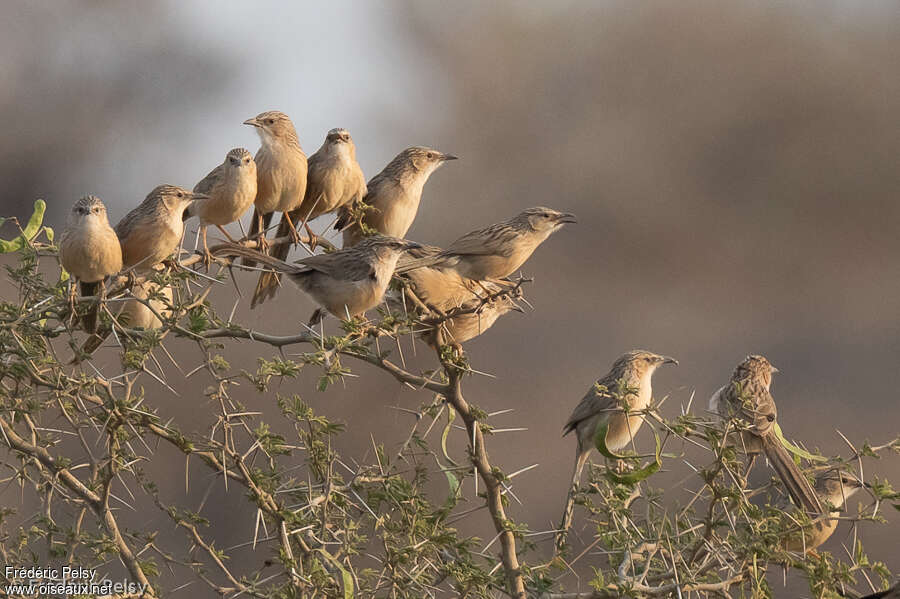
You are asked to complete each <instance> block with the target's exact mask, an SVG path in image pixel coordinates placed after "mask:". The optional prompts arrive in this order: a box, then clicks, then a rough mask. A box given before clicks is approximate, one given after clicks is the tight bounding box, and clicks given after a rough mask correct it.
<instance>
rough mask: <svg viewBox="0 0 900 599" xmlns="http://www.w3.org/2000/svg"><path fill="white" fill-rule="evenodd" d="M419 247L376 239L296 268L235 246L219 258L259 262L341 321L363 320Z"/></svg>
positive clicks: (218, 252)
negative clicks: (404, 258) (403, 257)
mask: <svg viewBox="0 0 900 599" xmlns="http://www.w3.org/2000/svg"><path fill="white" fill-rule="evenodd" d="M414 247H418V244H416V243H413V242H411V241H406V240H403V239H397V238H395V237H385V236H382V235H375V236H372V237H370V238H367V239H366V240H365V241H364V242H361V243H359V244H357V245H355V246H353V247H351V248H346V249H342V250H338V251H336V252H332V253H330V254H318V255H316V256H310V257H309V258H304V259H303V260H299V261H297V262H296V263H294V264H288V263H287V262H284V261H281V260H278V259H276V258H273V257H271V256H266V255H264V254H261V253H260V252H256V251H254V250H251V249H248V248H245V247H243V246H239V245H234V244H225V245H223V246H220V247H219V249H217V250H216V251H215V254H216V255H221V256H239V257H242V258H245V259H246V258H250V259H251V260H254V261H259V262H260V263H262V264H263V265H265V266H268V267H270V268H272V269H274V270H276V271H278V272H280V273H281V274H282V275H284V276H286V277H287V278H288V279H290V280H291V281H293V282H294V284H296V285H297V286H298V287H299V288H300V289H302V290H303V291H305V292H306V293H307V294H309V295H310V296H311V297H312V298H313V300H315V301H316V303H318V304H319V305H320V306H322V307H323V308H325V309H326V310H327V311H328V312H330V313H331V314H333V315H334V316H337V317H338V318H346V317H347V316H348V315H349V316H350V317H354V316H360V315H362V314H363V313H365V311H366V310H369V309H371V308H374V307H375V306H377V305H378V304H380V303H381V301H382V299H383V298H384V292H385V290H386V289H387V286H388V284H389V283H390V281H391V277H392V276H393V274H394V269H395V267H396V265H397V260H398V258H399V257H400V254H401V253H402V252H404V251H405V250H407V249H409V248H414Z"/></svg>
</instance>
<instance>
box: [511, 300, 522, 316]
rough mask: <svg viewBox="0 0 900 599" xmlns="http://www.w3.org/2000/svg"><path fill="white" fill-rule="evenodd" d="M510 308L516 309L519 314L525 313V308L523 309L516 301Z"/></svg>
mask: <svg viewBox="0 0 900 599" xmlns="http://www.w3.org/2000/svg"><path fill="white" fill-rule="evenodd" d="M510 310H515V311H516V312H518V313H519V314H525V310H523V309H522V306H520V305H519V304H517V303H515V302H513V305H512V307H511V308H510Z"/></svg>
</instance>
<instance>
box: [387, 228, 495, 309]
mask: <svg viewBox="0 0 900 599" xmlns="http://www.w3.org/2000/svg"><path fill="white" fill-rule="evenodd" d="M443 251H444V250H442V249H441V248H439V247H436V246H433V245H423V246H422V247H420V248H416V249H413V250H409V251H408V252H406V253H405V254H404V255H403V256H401V257H400V261H399V262H398V263H397V264H398V269H399V270H400V271H401V272H403V278H404V279H405V280H406V281H408V282H409V284H410V287H411V288H412V290H413V292H414V293H415V294H416V297H417V298H418V299H420V300H421V301H422V302H423V303H425V304H426V305H427V306H428V307H429V308H430V309H432V310H436V311H438V312H449V311H450V310H452V309H454V308H458V307H459V306H462V305H463V304H464V303H466V302H469V301H470V300H473V299H479V294H478V292H479V290H480V289H481V287H480V286H479V285H477V284H476V283H475V282H474V281H472V280H470V279H466V278H464V277H462V276H460V274H459V273H458V272H456V271H455V270H450V269H441V268H436V267H433V266H417V264H420V263H422V262H423V261H427V259H428V258H434V257H436V256H438V255H440V253H441V252H443Z"/></svg>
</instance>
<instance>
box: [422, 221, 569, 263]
mask: <svg viewBox="0 0 900 599" xmlns="http://www.w3.org/2000/svg"><path fill="white" fill-rule="evenodd" d="M574 222H575V215H573V214H570V213H568V212H558V211H556V210H553V209H552V208H543V207H537V208H528V209H527V210H523V211H522V212H521V213H519V214H518V215H516V216H514V217H513V218H511V219H509V220H505V221H503V222H500V223H497V224H494V225H490V226H488V227H485V228H483V229H478V230H477V231H472V232H471V233H467V234H466V235H463V236H462V237H460V238H459V239H457V240H456V241H454V242H453V243H452V244H450V247H448V248H447V249H446V250H444V251H442V252H440V253H439V254H437V255H436V256H432V257H426V258H423V259H421V260H419V261H410V266H433V267H435V268H441V269H453V270H455V271H456V272H457V273H459V275H460V276H462V277H465V278H467V279H473V280H475V281H491V280H493V281H496V280H498V279H502V278H504V277H507V276H509V275H511V274H512V273H514V272H515V271H517V270H518V269H519V268H520V267H521V266H522V265H523V264H524V263H525V261H526V260H528V258H530V257H531V254H532V253H533V252H534V250H535V249H537V247H538V246H539V245H540V244H541V243H543V242H544V240H546V239H547V238H548V237H549V236H550V235H551V234H553V233H554V232H556V231H558V230H559V229H560V228H562V226H563V225H564V224H566V223H574Z"/></svg>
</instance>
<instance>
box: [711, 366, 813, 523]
mask: <svg viewBox="0 0 900 599" xmlns="http://www.w3.org/2000/svg"><path fill="white" fill-rule="evenodd" d="M777 372H778V369H777V368H775V367H774V366H773V365H772V364H771V362H769V360H767V359H766V358H765V357H763V356H759V355H751V356H747V358H746V359H744V361H743V362H741V363H740V364H738V366H737V368H735V370H734V373H733V374H732V375H731V381H729V383H728V384H727V385H725V386H724V387H722V388H720V389H719V390H718V391H716V393H715V394H714V395H713V396H712V398H710V401H709V409H710V411H712V412H714V413H717V414H718V415H719V416H720V417H721V418H722V419H723V420H725V421H732V420H735V421H739V422H740V423H741V424H740V425H739V429H740V430H738V431H736V432H735V433H731V434H732V435H734V436H735V437H736V438H737V439H738V441H737V443H735V445H736V446H738V447H739V448H740V449H743V450H744V451H745V452H746V453H747V455H748V456H750V462H749V465H748V468H747V471H748V472H749V470H750V467H752V465H753V461H754V460H755V459H756V456H757V455H759V454H760V453H765V455H766V457H767V458H768V460H769V463H770V464H772V467H773V468H774V469H775V472H776V473H777V474H778V477H779V478H780V479H781V481H782V482H783V483H784V486H785V488H786V489H787V492H788V494H789V495H790V496H791V499H793V500H794V503H795V504H797V505H798V506H799V507H800V508H801V509H803V510H805V511H806V512H807V513H808V514H809V515H810V516H811V517H815V516H817V515H819V514H821V513H822V505H821V502H820V501H819V496H818V495H817V494H816V492H815V490H813V488H812V486H811V485H810V484H809V481H808V480H807V479H806V476H805V475H804V474H803V472H802V471H801V470H800V468H799V467H797V465H796V464H795V463H794V460H793V458H792V457H791V455H790V454H789V453H788V451H787V449H785V447H784V445H783V444H782V443H781V441H780V440H779V439H778V437H777V436H776V433H775V423H776V421H777V419H778V410H777V408H776V407H775V399H774V398H773V397H772V394H771V392H770V391H769V388H770V386H771V384H772V375H773V374H775V373H777Z"/></svg>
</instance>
